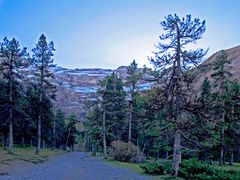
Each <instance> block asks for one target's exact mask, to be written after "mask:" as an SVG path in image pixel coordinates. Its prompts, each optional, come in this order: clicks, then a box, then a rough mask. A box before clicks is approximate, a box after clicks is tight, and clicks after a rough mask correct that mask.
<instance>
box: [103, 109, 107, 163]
mask: <svg viewBox="0 0 240 180" xmlns="http://www.w3.org/2000/svg"><path fill="white" fill-rule="evenodd" d="M103 156H104V158H107V143H106V110H105V107H103Z"/></svg>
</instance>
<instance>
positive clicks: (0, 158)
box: [0, 146, 64, 165]
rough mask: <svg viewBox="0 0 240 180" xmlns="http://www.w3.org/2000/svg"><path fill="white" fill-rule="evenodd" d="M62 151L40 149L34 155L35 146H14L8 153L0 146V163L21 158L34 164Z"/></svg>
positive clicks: (4, 163) (7, 162)
mask: <svg viewBox="0 0 240 180" xmlns="http://www.w3.org/2000/svg"><path fill="white" fill-rule="evenodd" d="M63 152H64V151H61V150H51V149H41V151H40V155H39V156H38V155H35V147H21V146H14V148H13V153H12V154H9V153H8V152H7V150H5V149H4V148H2V147H0V164H3V165H6V164H9V163H10V162H12V161H15V160H23V161H27V162H31V163H34V164H39V163H43V162H45V161H47V160H48V159H49V157H51V156H56V155H60V154H62V153H63Z"/></svg>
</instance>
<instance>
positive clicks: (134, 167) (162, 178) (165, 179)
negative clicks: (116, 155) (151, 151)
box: [105, 160, 182, 180]
mask: <svg viewBox="0 0 240 180" xmlns="http://www.w3.org/2000/svg"><path fill="white" fill-rule="evenodd" d="M105 161H106V162H107V163H110V164H113V165H115V166H117V167H120V168H126V169H129V170H130V171H132V172H134V173H137V174H140V175H145V176H149V178H150V179H152V180H172V179H174V178H173V177H171V176H169V175H156V176H153V175H147V174H144V171H143V169H142V168H140V166H141V165H143V164H145V163H128V162H120V161H116V160H105ZM176 180H182V178H176Z"/></svg>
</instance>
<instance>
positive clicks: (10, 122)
mask: <svg viewBox="0 0 240 180" xmlns="http://www.w3.org/2000/svg"><path fill="white" fill-rule="evenodd" d="M11 72H12V70H11ZM9 81H10V82H9V83H10V87H9V102H10V107H9V132H8V138H9V140H8V148H7V149H8V153H12V148H13V97H12V95H13V80H12V73H10V80H9Z"/></svg>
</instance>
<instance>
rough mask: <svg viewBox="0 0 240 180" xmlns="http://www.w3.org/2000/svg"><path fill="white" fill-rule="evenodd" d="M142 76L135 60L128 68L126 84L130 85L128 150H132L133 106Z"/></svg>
mask: <svg viewBox="0 0 240 180" xmlns="http://www.w3.org/2000/svg"><path fill="white" fill-rule="evenodd" d="M140 78H141V76H140V73H139V71H138V67H137V63H136V62H135V60H133V62H132V63H131V64H130V66H128V68H127V77H126V85H127V87H129V89H130V92H129V95H130V99H129V125H128V151H129V152H130V146H131V139H132V119H133V106H134V105H135V103H136V96H137V92H136V90H137V83H138V81H139V80H140Z"/></svg>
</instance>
